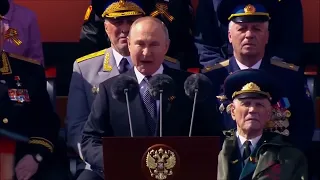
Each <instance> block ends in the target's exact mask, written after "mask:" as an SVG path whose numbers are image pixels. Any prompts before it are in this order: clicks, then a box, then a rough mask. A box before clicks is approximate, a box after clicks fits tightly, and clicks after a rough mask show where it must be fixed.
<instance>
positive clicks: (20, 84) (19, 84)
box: [14, 76, 22, 87]
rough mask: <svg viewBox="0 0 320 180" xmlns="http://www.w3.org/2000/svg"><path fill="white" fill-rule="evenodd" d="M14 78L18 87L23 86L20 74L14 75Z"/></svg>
mask: <svg viewBox="0 0 320 180" xmlns="http://www.w3.org/2000/svg"><path fill="white" fill-rule="evenodd" d="M14 80H15V81H17V82H16V85H17V87H21V86H22V83H21V82H20V76H14Z"/></svg>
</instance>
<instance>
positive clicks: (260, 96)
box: [234, 92, 269, 99]
mask: <svg viewBox="0 0 320 180" xmlns="http://www.w3.org/2000/svg"><path fill="white" fill-rule="evenodd" d="M249 98H252V99H269V97H268V96H266V95H265V94H260V93H257V92H255V93H252V92H248V93H242V94H239V95H238V96H236V97H234V99H249Z"/></svg>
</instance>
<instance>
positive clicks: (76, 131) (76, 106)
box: [66, 62, 90, 153]
mask: <svg viewBox="0 0 320 180" xmlns="http://www.w3.org/2000/svg"><path fill="white" fill-rule="evenodd" d="M84 82H85V79H84V78H83V76H82V73H81V70H80V67H79V64H78V63H77V62H74V64H73V73H72V77H71V82H70V88H69V95H68V104H67V117H66V122H67V129H68V131H67V133H68V140H67V141H68V146H70V147H72V148H73V150H74V151H75V152H77V153H79V149H78V143H80V142H81V138H82V131H83V126H84V124H85V122H86V121H87V119H88V116H89V114H90V107H89V105H88V101H87V96H86V93H85V88H84Z"/></svg>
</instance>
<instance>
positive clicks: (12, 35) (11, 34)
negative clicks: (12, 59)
mask: <svg viewBox="0 0 320 180" xmlns="http://www.w3.org/2000/svg"><path fill="white" fill-rule="evenodd" d="M4 38H5V39H10V40H12V41H13V42H14V43H15V44H16V45H17V46H19V45H20V44H22V41H20V39H19V38H18V31H17V30H15V29H12V28H9V29H8V30H7V32H6V34H5V36H4Z"/></svg>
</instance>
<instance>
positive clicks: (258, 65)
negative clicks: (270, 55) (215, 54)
mask: <svg viewBox="0 0 320 180" xmlns="http://www.w3.org/2000/svg"><path fill="white" fill-rule="evenodd" d="M235 60H236V63H237V65H238V66H239V68H240V69H241V70H243V69H249V68H251V69H259V68H260V65H261V61H262V59H260V60H259V61H258V62H257V63H256V64H254V65H253V66H251V67H248V66H246V65H244V64H242V63H241V62H240V61H238V60H237V59H236V58H235Z"/></svg>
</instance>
